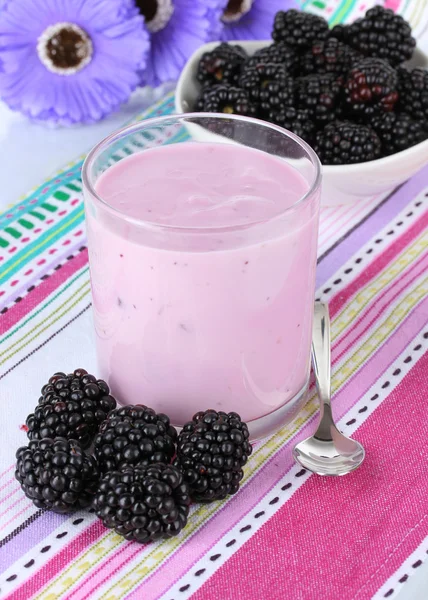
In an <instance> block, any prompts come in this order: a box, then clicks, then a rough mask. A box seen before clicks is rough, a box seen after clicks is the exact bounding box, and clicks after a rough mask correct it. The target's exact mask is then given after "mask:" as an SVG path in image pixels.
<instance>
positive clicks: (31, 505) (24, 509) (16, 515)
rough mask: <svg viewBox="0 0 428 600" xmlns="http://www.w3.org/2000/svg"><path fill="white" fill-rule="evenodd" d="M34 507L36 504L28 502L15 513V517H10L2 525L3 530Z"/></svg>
mask: <svg viewBox="0 0 428 600" xmlns="http://www.w3.org/2000/svg"><path fill="white" fill-rule="evenodd" d="M32 508H34V505H33V504H32V503H31V504H27V505H26V506H25V507H24V508H23V509H22V510H20V511H19V512H17V513H16V514H15V515H13V517H11V518H10V519H9V521H6V523H4V524H3V525H2V527H1V530H2V531H3V529H6V527H7V526H8V525H10V524H11V523H13V521H15V520H16V519H17V518H18V517H20V516H21V515H22V514H23V513H25V512H26V511H27V510H30V509H32Z"/></svg>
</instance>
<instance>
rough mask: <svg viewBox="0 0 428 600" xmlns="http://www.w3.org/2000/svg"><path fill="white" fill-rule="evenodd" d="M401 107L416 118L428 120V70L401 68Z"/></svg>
mask: <svg viewBox="0 0 428 600" xmlns="http://www.w3.org/2000/svg"><path fill="white" fill-rule="evenodd" d="M398 76H399V83H398V91H399V96H400V97H399V108H400V110H402V111H404V112H407V113H409V115H411V116H412V117H413V118H414V119H421V120H422V119H425V120H428V71H426V70H425V69H419V68H418V69H413V70H412V71H407V70H406V69H399V71H398Z"/></svg>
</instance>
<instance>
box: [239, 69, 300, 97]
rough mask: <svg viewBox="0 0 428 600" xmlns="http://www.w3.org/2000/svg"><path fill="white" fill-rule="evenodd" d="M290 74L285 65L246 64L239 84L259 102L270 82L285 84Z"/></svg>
mask: <svg viewBox="0 0 428 600" xmlns="http://www.w3.org/2000/svg"><path fill="white" fill-rule="evenodd" d="M287 79H288V74H287V70H286V68H285V67H284V65H281V64H275V63H259V64H251V65H249V66H247V65H246V66H245V67H244V69H243V71H242V75H241V77H240V79H239V85H240V86H241V87H242V88H243V89H244V90H245V91H246V92H247V93H248V95H249V97H250V100H252V101H253V102H258V100H259V99H260V94H261V92H262V91H263V90H264V89H265V88H266V86H267V84H268V83H269V82H275V83H277V84H279V85H280V86H284V85H285V84H286V82H287Z"/></svg>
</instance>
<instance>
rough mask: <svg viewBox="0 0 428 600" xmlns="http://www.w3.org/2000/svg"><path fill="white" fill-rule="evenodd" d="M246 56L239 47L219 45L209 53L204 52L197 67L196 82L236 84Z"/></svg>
mask: <svg viewBox="0 0 428 600" xmlns="http://www.w3.org/2000/svg"><path fill="white" fill-rule="evenodd" d="M246 58H247V54H246V52H245V50H244V49H243V48H241V46H231V45H230V44H226V43H223V44H220V45H219V46H217V48H214V50H212V51H211V52H205V53H204V54H203V55H202V57H201V59H200V61H199V65H198V70H197V73H196V77H197V80H198V81H199V82H200V83H202V84H206V83H209V84H217V83H230V84H236V83H237V81H238V79H239V75H240V73H241V68H242V65H243V64H244V62H245V60H246Z"/></svg>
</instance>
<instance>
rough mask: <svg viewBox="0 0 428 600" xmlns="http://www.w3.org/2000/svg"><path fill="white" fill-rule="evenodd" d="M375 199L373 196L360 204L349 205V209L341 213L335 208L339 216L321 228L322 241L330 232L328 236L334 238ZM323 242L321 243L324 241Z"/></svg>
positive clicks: (335, 212)
mask: <svg viewBox="0 0 428 600" xmlns="http://www.w3.org/2000/svg"><path fill="white" fill-rule="evenodd" d="M372 200H373V198H370V199H369V200H368V201H367V200H364V201H363V202H361V203H359V204H358V205H352V204H351V205H350V206H349V207H348V210H347V211H346V212H343V213H340V211H339V210H335V211H334V214H336V215H337V217H336V218H335V219H332V220H331V221H330V222H329V223H328V226H327V227H326V228H325V229H323V230H321V228H320V238H321V240H322V242H324V238H325V237H326V234H327V233H328V234H329V235H328V237H329V238H332V237H334V236H336V235H337V234H338V233H339V232H342V231H343V230H344V229H346V226H347V225H348V223H349V222H350V221H352V220H353V219H355V218H356V217H357V216H358V215H360V214H361V213H362V212H363V211H364V210H365V208H366V206H367V205H368V204H369V203H370V202H371V201H372ZM346 217H348V218H346ZM345 218H346V220H344V219H345ZM334 226H336V228H334ZM322 242H321V243H322Z"/></svg>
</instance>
